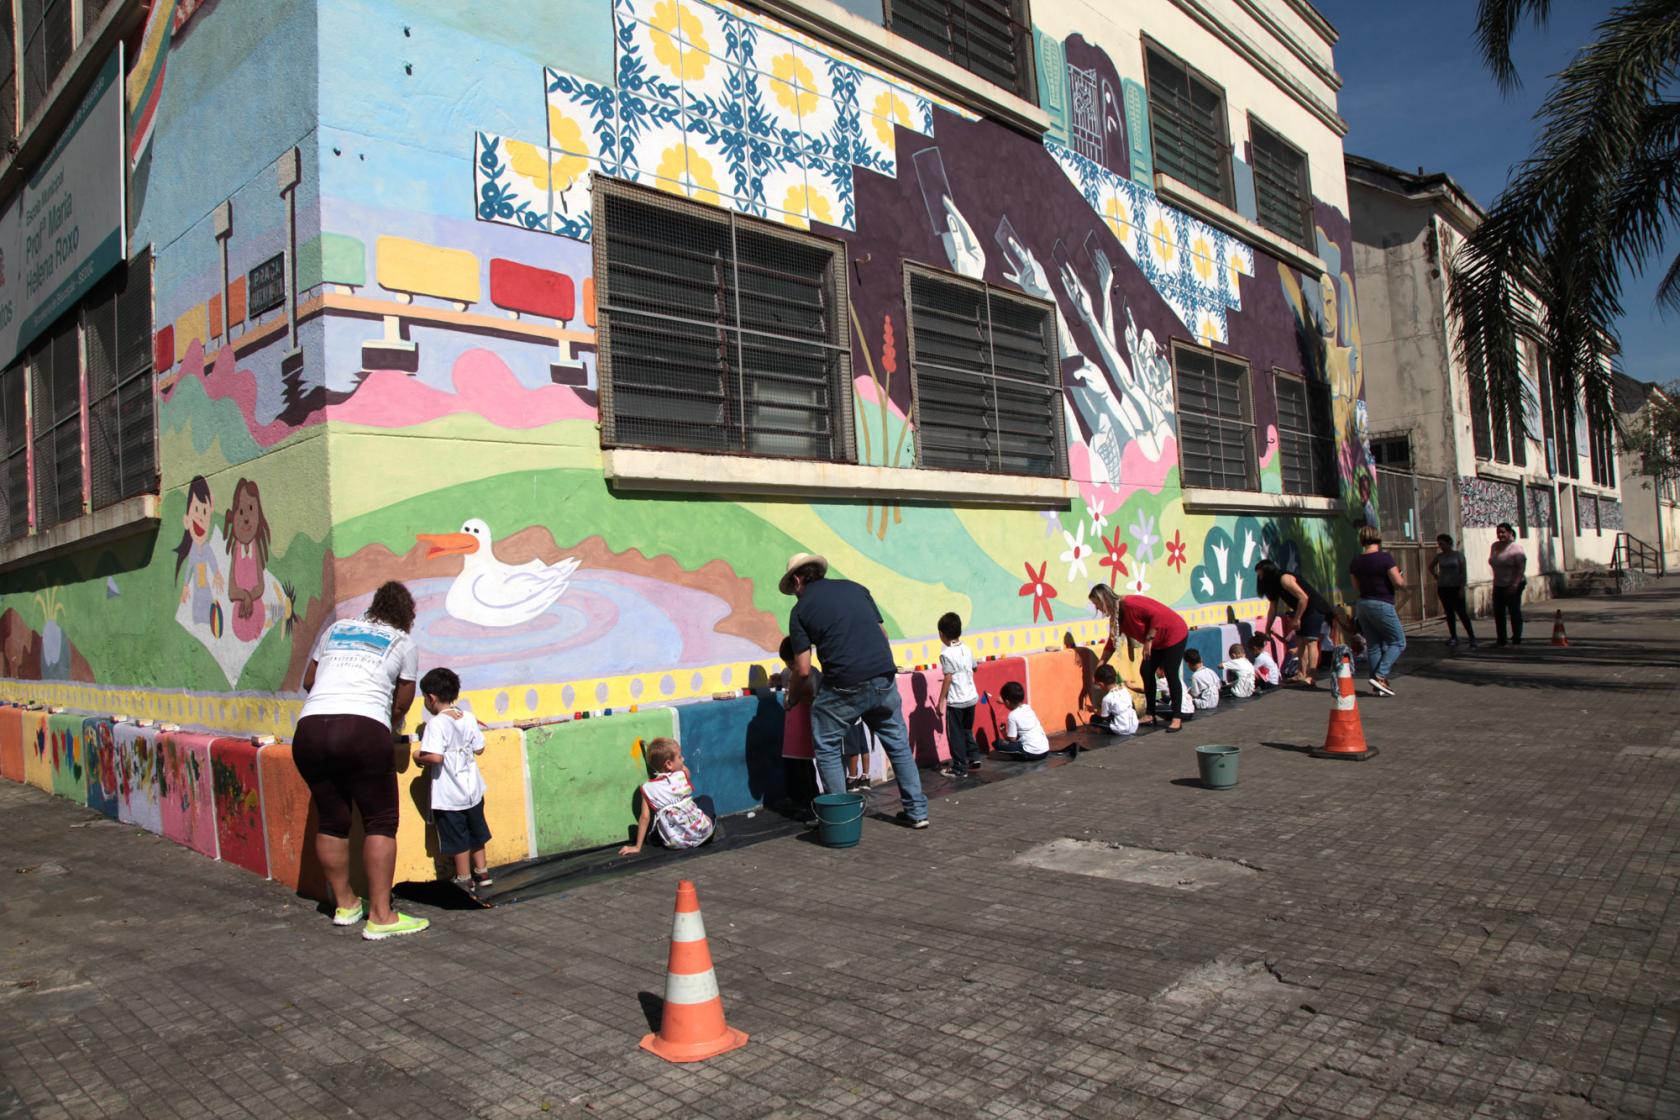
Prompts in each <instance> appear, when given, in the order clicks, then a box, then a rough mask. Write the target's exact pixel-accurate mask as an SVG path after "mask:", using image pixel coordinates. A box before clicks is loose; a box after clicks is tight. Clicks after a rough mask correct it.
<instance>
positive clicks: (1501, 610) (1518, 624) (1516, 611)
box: [1488, 522, 1528, 646]
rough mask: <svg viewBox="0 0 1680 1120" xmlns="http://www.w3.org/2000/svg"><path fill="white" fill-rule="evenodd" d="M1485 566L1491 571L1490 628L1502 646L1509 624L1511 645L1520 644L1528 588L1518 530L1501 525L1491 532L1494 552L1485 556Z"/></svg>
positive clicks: (1525, 554) (1526, 556)
mask: <svg viewBox="0 0 1680 1120" xmlns="http://www.w3.org/2000/svg"><path fill="white" fill-rule="evenodd" d="M1488 567H1490V568H1492V569H1493V629H1494V633H1495V634H1496V635H1498V638H1499V640H1498V641H1497V642H1495V643H1494V645H1497V646H1502V645H1504V644H1505V627H1506V623H1507V621H1508V622H1509V623H1510V632H1511V644H1512V645H1514V646H1520V645H1522V626H1523V617H1522V600H1523V588H1525V587H1527V586H1528V574H1527V569H1528V554H1527V553H1525V552H1523V546H1522V545H1521V544H1520V543H1519V542H1518V541H1517V531H1516V530H1515V529H1513V528H1511V525H1510V523H1509V522H1501V523H1500V525H1499V528H1498V529H1496V530H1494V542H1493V550H1492V551H1491V552H1489V553H1488Z"/></svg>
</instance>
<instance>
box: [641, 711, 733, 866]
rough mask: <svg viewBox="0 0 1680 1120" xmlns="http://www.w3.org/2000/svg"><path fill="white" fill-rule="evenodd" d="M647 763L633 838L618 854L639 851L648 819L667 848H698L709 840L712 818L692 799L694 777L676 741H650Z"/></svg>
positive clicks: (646, 832)
mask: <svg viewBox="0 0 1680 1120" xmlns="http://www.w3.org/2000/svg"><path fill="white" fill-rule="evenodd" d="M647 765H648V773H649V774H650V775H651V778H650V780H648V781H646V782H643V783H642V785H641V788H640V789H639V790H637V798H638V799H639V800H640V801H641V803H642V808H641V812H640V814H639V815H638V816H637V818H636V842H635V843H634V844H626V845H624V847H622V848H620V849H619V850H618V854H619V855H621V856H632V855H635V854H636V853H637V852H639V851H641V850H642V845H643V843H645V842H646V841H647V834H648V825H649V823H650V822H651V823H652V824H653V826H654V829H655V831H656V833H657V834H658V838H659V841H660V843H662V844H664V845H665V846H666V847H667V848H698V847H699V846H700V845H701V844H704V843H705V842H706V841H708V840H710V839H711V838H712V830H713V825H712V818H711V817H708V816H707V815H706V811H705V810H704V809H702V808H700V806H698V805H696V804H695V803H694V785H693V781H692V779H691V778H690V777H689V774H688V767H686V766H684V765H683V756H682V748H681V747H679V746H678V745H677V741H676V740H675V739H667V738H664V737H661V738H658V739H655V740H653V741H652V742H650V743H649V744H648V745H647Z"/></svg>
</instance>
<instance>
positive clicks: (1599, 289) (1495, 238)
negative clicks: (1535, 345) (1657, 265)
mask: <svg viewBox="0 0 1680 1120" xmlns="http://www.w3.org/2000/svg"><path fill="white" fill-rule="evenodd" d="M1550 8H1551V0H1479V4H1478V11H1477V18H1476V37H1477V41H1478V43H1479V44H1480V46H1481V50H1482V55H1483V58H1484V60H1485V61H1486V63H1487V66H1488V69H1489V70H1490V71H1491V72H1492V73H1493V76H1494V78H1495V79H1496V80H1497V81H1498V82H1499V84H1500V87H1501V88H1502V89H1504V90H1506V91H1509V90H1511V89H1513V88H1515V87H1516V86H1517V85H1518V84H1519V78H1518V75H1517V71H1516V66H1515V64H1514V63H1513V62H1512V60H1511V42H1512V39H1513V37H1514V35H1515V33H1516V30H1517V25H1518V24H1519V23H1520V22H1521V21H1522V19H1523V18H1524V17H1525V16H1529V17H1532V18H1533V20H1534V22H1536V23H1544V22H1545V20H1546V17H1547V16H1548V15H1549V13H1550ZM1677 80H1680V0H1624V2H1623V3H1621V4H1619V5H1618V6H1617V7H1615V8H1613V9H1612V10H1611V11H1610V12H1609V14H1607V15H1606V16H1605V18H1604V19H1603V21H1602V22H1600V23H1599V24H1598V27H1597V29H1596V38H1595V39H1594V41H1593V42H1591V43H1589V44H1588V45H1587V46H1586V47H1584V48H1583V49H1582V50H1581V51H1580V52H1579V53H1578V54H1577V55H1576V56H1575V58H1574V60H1573V61H1572V62H1571V63H1570V64H1569V66H1568V67H1566V68H1565V69H1564V71H1563V73H1561V74H1560V75H1558V77H1557V79H1556V83H1555V84H1554V86H1553V87H1552V90H1551V92H1550V93H1549V94H1548V95H1547V97H1546V100H1545V102H1544V103H1543V105H1542V106H1541V109H1540V112H1539V114H1538V120H1539V123H1540V135H1539V139H1538V143H1537V147H1536V149H1535V151H1534V153H1533V154H1532V155H1531V156H1529V158H1528V159H1526V160H1524V161H1523V162H1522V163H1521V164H1519V165H1518V167H1517V170H1516V173H1515V175H1514V177H1513V178H1512V179H1511V181H1510V183H1509V184H1508V185H1507V186H1506V188H1505V191H1504V193H1502V194H1501V195H1500V196H1499V200H1498V201H1497V202H1496V203H1495V204H1494V207H1493V209H1492V211H1491V212H1489V214H1488V216H1487V219H1486V220H1485V221H1484V222H1483V223H1482V224H1481V226H1479V227H1478V228H1477V229H1476V231H1475V232H1474V233H1473V234H1472V235H1471V236H1470V238H1469V239H1468V241H1467V242H1466V243H1465V245H1464V246H1463V247H1462V249H1461V251H1460V253H1459V254H1457V256H1456V257H1455V259H1454V260H1453V261H1452V263H1451V274H1450V275H1451V301H1452V307H1453V310H1454V312H1455V313H1456V315H1457V318H1458V321H1459V325H1460V335H1459V340H1458V345H1459V352H1460V355H1461V356H1462V357H1463V358H1464V360H1465V362H1466V364H1467V366H1468V367H1469V368H1470V369H1471V370H1472V371H1477V370H1480V371H1481V376H1482V377H1484V378H1485V382H1486V388H1487V393H1488V400H1489V405H1490V407H1491V408H1492V410H1493V413H1494V415H1496V416H1498V415H1507V416H1509V415H1513V414H1514V409H1515V408H1516V407H1517V406H1518V404H1519V403H1520V400H1521V397H1522V393H1523V389H1522V381H1521V375H1520V372H1519V366H1518V358H1517V354H1518V350H1519V347H1518V345H1517V343H1518V340H1519V337H1520V335H1521V334H1523V333H1525V332H1533V333H1535V334H1537V335H1539V336H1540V337H1541V338H1543V339H1545V340H1546V344H1547V348H1548V349H1549V350H1550V352H1551V363H1552V370H1553V372H1554V375H1555V376H1556V378H1557V387H1556V391H1558V392H1561V393H1563V394H1565V398H1564V399H1566V400H1567V399H1577V398H1576V393H1577V391H1580V392H1582V393H1584V395H1585V399H1586V403H1587V407H1588V408H1589V410H1590V411H1592V412H1593V413H1595V414H1597V415H1599V416H1607V415H1612V414H1613V410H1612V409H1610V408H1609V407H1608V402H1609V400H1610V391H1611V384H1610V382H1611V371H1610V369H1609V368H1608V365H1607V363H1606V362H1605V361H1604V356H1605V352H1606V349H1607V343H1608V341H1609V339H1610V337H1611V336H1610V334H1609V329H1610V324H1611V323H1613V322H1615V320H1616V319H1617V318H1618V317H1619V316H1620V315H1621V314H1622V283H1621V276H1620V269H1621V267H1622V266H1628V267H1632V268H1636V269H1637V268H1642V267H1644V266H1645V265H1647V264H1649V263H1651V261H1652V260H1653V259H1654V258H1656V257H1658V256H1659V255H1660V254H1663V253H1664V228H1665V225H1667V224H1668V223H1670V222H1673V221H1675V220H1677V219H1680V102H1676V101H1675V100H1674V96H1673V95H1674V89H1675V84H1676V82H1677ZM1525 287H1526V288H1527V289H1528V290H1529V291H1531V292H1533V293H1534V296H1535V298H1536V299H1537V300H1538V302H1539V305H1540V306H1538V307H1535V306H1531V305H1530V303H1529V301H1528V299H1527V298H1526V297H1525V296H1524V295H1523V294H1522V292H1523V289H1524V288H1525ZM1657 300H1658V303H1659V305H1661V306H1663V307H1664V308H1665V309H1675V310H1680V256H1677V257H1676V258H1675V260H1674V261H1673V262H1672V263H1671V264H1670V265H1669V266H1668V271H1667V273H1666V275H1664V277H1663V279H1662V283H1661V284H1660V286H1659V287H1658V289H1657Z"/></svg>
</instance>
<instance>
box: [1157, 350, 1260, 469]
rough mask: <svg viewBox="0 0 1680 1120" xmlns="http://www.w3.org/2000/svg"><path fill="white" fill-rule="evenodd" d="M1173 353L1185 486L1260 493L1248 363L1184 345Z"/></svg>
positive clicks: (1180, 450) (1180, 448) (1179, 441)
mask: <svg viewBox="0 0 1680 1120" xmlns="http://www.w3.org/2000/svg"><path fill="white" fill-rule="evenodd" d="M1172 350H1173V379H1174V382H1175V384H1176V386H1177V390H1178V446H1179V468H1180V470H1181V472H1182V474H1183V478H1184V485H1186V486H1199V487H1206V488H1208V489H1211V490H1258V489H1259V488H1260V486H1259V466H1258V464H1257V461H1256V459H1255V455H1254V402H1253V399H1252V397H1251V395H1250V389H1249V384H1248V363H1247V362H1244V361H1241V360H1239V359H1237V358H1232V357H1228V356H1226V355H1224V354H1219V353H1215V352H1214V351H1212V350H1209V349H1206V348H1205V347H1201V346H1192V345H1190V344H1189V343H1186V342H1174V343H1173V348H1172Z"/></svg>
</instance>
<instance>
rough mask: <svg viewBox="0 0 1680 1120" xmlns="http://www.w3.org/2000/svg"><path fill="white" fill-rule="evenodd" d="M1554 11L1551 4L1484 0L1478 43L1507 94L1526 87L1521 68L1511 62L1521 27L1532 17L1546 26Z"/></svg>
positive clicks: (1478, 15)
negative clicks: (1520, 74) (1528, 17)
mask: <svg viewBox="0 0 1680 1120" xmlns="http://www.w3.org/2000/svg"><path fill="white" fill-rule="evenodd" d="M1551 8H1552V4H1551V0H1481V3H1480V4H1478V5H1477V6H1476V43H1477V45H1478V46H1480V47H1481V48H1482V58H1483V60H1484V61H1486V62H1487V66H1488V70H1489V71H1491V72H1492V73H1493V77H1494V80H1495V81H1497V82H1498V83H1499V88H1500V89H1502V90H1504V91H1505V92H1506V93H1509V92H1511V91H1512V90H1514V89H1516V88H1517V87H1518V86H1520V85H1522V78H1520V77H1519V76H1518V75H1517V64H1516V63H1515V62H1513V61H1512V60H1511V40H1513V39H1514V38H1516V34H1517V24H1518V23H1520V22H1522V17H1523V16H1524V15H1532V16H1533V17H1534V22H1535V23H1536V24H1543V23H1545V22H1546V18H1547V16H1549V15H1550V14H1551Z"/></svg>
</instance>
